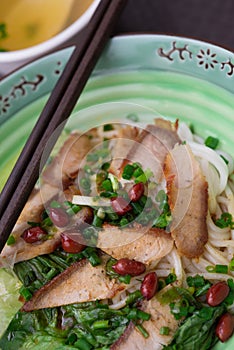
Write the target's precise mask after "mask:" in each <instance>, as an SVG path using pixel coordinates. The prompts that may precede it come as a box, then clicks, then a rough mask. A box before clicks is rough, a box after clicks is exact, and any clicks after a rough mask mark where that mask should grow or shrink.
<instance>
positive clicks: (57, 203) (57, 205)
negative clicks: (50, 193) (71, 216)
mask: <svg viewBox="0 0 234 350" xmlns="http://www.w3.org/2000/svg"><path fill="white" fill-rule="evenodd" d="M61 206H62V205H61V203H59V202H58V201H52V202H51V203H50V207H51V208H61Z"/></svg>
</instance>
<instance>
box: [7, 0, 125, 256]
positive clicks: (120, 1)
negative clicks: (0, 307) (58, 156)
mask: <svg viewBox="0 0 234 350" xmlns="http://www.w3.org/2000/svg"><path fill="white" fill-rule="evenodd" d="M126 2H127V0H101V2H100V4H99V6H98V8H97V9H96V11H95V13H94V15H93V17H92V18H91V20H90V23H89V24H88V26H87V29H86V35H85V37H84V40H82V42H80V43H78V44H77V47H76V49H75V50H74V52H73V54H72V56H71V58H70V59H69V61H68V63H67V65H66V67H65V69H64V72H63V74H62V76H61V77H60V79H59V81H58V82H57V84H56V86H55V88H54V90H53V92H52V93H51V96H50V98H49V100H48V102H47V103H46V105H45V107H44V109H43V111H42V113H41V115H40V118H39V119H38V122H37V123H36V125H35V127H34V129H33V131H32V133H31V135H30V137H29V139H28V141H27V143H26V145H25V147H24V149H23V151H22V153H21V155H20V157H19V159H18V161H17V163H16V165H15V167H14V169H13V170H12V172H11V175H10V177H9V179H8V181H7V183H6V185H5V186H4V189H3V191H2V193H1V195H0V252H1V251H2V249H3V247H4V245H5V243H6V241H7V239H8V237H9V235H10V233H11V231H12V229H13V227H14V225H15V223H16V221H17V219H18V217H19V215H20V213H21V211H22V209H23V207H24V205H25V203H26V201H27V199H28V197H29V195H30V193H31V192H32V190H33V187H34V185H35V183H36V181H37V179H38V176H39V172H40V168H41V167H43V165H44V164H45V161H46V159H41V157H42V154H43V151H44V148H45V146H46V145H47V142H48V140H49V138H50V136H51V135H52V134H53V132H54V131H55V130H56V129H57V128H58V126H60V128H59V130H58V131H56V133H55V135H53V140H50V142H49V145H47V149H48V147H49V148H50V151H51V150H52V148H53V146H54V144H55V142H56V141H57V138H58V137H59V135H60V132H61V131H62V129H63V126H64V125H65V122H66V120H67V119H68V117H69V116H70V114H71V112H72V110H73V108H74V106H75V104H76V102H77V100H78V98H79V96H80V94H81V93H82V91H83V88H84V86H85V84H86V82H87V80H88V78H89V76H90V74H91V72H92V70H93V68H94V66H95V64H96V62H97V60H98V58H99V56H100V54H101V52H102V50H103V48H104V46H105V44H106V43H107V41H108V39H109V37H110V35H111V33H112V30H113V27H114V25H115V23H116V21H117V19H118V17H119V15H120V12H121V10H122V9H123V6H124V5H125V4H126ZM62 123H63V124H62Z"/></svg>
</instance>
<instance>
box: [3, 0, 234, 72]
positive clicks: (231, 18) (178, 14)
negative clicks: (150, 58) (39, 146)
mask: <svg viewBox="0 0 234 350" xmlns="http://www.w3.org/2000/svg"><path fill="white" fill-rule="evenodd" d="M113 1H114V0H113ZM233 24H234V0H128V1H127V5H126V7H125V8H124V10H123V12H122V14H121V16H120V18H119V20H118V23H117V25H116V27H115V30H114V32H113V35H119V34H121V35H122V34H129V33H130V34H131V33H155V34H170V35H179V36H184V37H190V38H194V39H199V40H204V41H208V42H211V43H213V44H216V45H219V46H222V47H225V48H227V49H230V50H231V51H234V25H233ZM82 35H84V30H83V31H82V32H81V33H79V34H77V35H76V36H74V37H73V38H71V39H70V40H69V41H68V42H66V43H64V44H63V45H61V46H60V47H59V49H60V48H63V47H67V46H70V45H79V41H80V40H82ZM2 77H3V76H2ZM2 77H1V78H2Z"/></svg>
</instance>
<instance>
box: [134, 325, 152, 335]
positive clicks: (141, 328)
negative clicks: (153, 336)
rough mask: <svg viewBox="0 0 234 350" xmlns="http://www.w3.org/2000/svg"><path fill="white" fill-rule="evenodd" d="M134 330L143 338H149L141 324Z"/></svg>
mask: <svg viewBox="0 0 234 350" xmlns="http://www.w3.org/2000/svg"><path fill="white" fill-rule="evenodd" d="M136 328H137V329H138V330H139V331H140V332H141V334H142V335H143V337H144V338H148V337H149V333H148V332H147V330H146V329H145V328H144V327H143V326H142V325H141V324H137V325H136Z"/></svg>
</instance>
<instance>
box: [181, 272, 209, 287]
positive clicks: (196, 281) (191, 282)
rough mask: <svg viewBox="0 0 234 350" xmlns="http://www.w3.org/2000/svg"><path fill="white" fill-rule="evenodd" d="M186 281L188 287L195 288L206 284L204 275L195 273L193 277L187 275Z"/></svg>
mask: <svg viewBox="0 0 234 350" xmlns="http://www.w3.org/2000/svg"><path fill="white" fill-rule="evenodd" d="M186 281H187V284H188V286H189V287H195V288H198V287H203V286H204V285H205V284H206V281H205V279H204V277H203V276H200V275H196V276H194V277H192V276H188V277H187V280H186Z"/></svg>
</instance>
